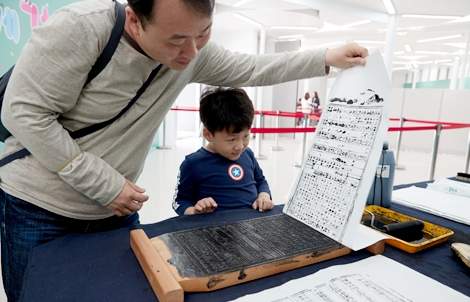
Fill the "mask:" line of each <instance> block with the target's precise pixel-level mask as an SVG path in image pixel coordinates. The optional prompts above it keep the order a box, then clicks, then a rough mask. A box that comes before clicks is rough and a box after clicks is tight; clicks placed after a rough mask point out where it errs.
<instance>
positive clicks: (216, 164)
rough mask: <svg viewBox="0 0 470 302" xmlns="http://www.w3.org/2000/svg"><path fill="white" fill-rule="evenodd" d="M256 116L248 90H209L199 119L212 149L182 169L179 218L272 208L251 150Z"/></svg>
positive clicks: (176, 204) (190, 159) (196, 155)
mask: <svg viewBox="0 0 470 302" xmlns="http://www.w3.org/2000/svg"><path fill="white" fill-rule="evenodd" d="M254 113H255V111H254V109H253V104H252V102H251V100H250V99H249V98H248V95H247V94H246V93H245V91H244V90H243V89H236V88H228V89H227V88H221V87H219V88H212V89H209V90H206V91H204V93H203V95H202V96H201V105H200V109H199V116H200V118H201V121H202V123H203V124H204V130H203V135H204V137H205V139H206V140H207V141H208V144H207V146H206V147H205V148H201V149H199V150H198V151H196V152H194V153H192V154H190V155H188V156H186V159H185V160H184V161H183V163H182V164H181V167H180V173H179V175H178V184H177V187H176V192H175V195H174V199H173V209H174V210H175V211H176V213H178V215H191V214H203V213H211V212H213V211H216V210H217V211H219V210H229V209H240V208H253V209H255V210H259V211H260V212H263V211H268V210H271V209H272V208H273V206H274V203H273V202H272V201H271V193H270V191H269V186H268V183H267V181H266V179H265V178H264V176H263V171H262V170H261V168H260V167H259V165H258V162H257V161H256V159H255V156H254V154H253V151H251V149H250V148H248V147H247V146H248V143H249V142H250V130H251V124H252V122H253V117H254Z"/></svg>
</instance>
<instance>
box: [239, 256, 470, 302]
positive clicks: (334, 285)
mask: <svg viewBox="0 0 470 302" xmlns="http://www.w3.org/2000/svg"><path fill="white" fill-rule="evenodd" d="M325 296H326V297H328V298H330V300H328V299H326V298H325ZM321 297H323V298H324V299H321ZM348 298H349V299H348ZM233 301H237V302H248V301H263V302H300V301H302V302H314V301H331V302H344V301H356V302H390V301H394V302H421V301H429V302H434V301H435V302H441V301H452V302H469V301H470V298H469V297H467V296H465V295H463V294H462V293H460V292H458V291H456V290H454V289H452V288H450V287H448V286H446V285H444V284H442V283H439V282H437V281H436V280H433V279H431V278H429V277H427V276H425V275H423V274H421V273H418V272H417V271H414V270H412V269H410V268H408V267H407V266H405V265H403V264H401V263H399V262H396V261H394V260H392V259H389V258H387V257H385V256H381V255H377V256H372V257H369V258H366V259H364V260H361V261H357V262H354V263H350V264H344V265H335V266H330V267H328V268H326V269H322V270H320V271H318V272H316V273H315V274H312V275H309V276H306V277H303V278H299V279H296V280H292V281H289V282H286V283H284V284H283V285H281V286H278V287H274V288H271V289H267V290H264V291H261V292H259V293H256V294H251V295H246V296H244V297H241V298H238V299H236V300H233Z"/></svg>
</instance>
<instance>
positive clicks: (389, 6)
mask: <svg viewBox="0 0 470 302" xmlns="http://www.w3.org/2000/svg"><path fill="white" fill-rule="evenodd" d="M382 1H383V3H384V5H385V8H386V9H387V12H388V13H389V14H390V15H395V14H396V11H395V7H394V6H393V3H392V0H382Z"/></svg>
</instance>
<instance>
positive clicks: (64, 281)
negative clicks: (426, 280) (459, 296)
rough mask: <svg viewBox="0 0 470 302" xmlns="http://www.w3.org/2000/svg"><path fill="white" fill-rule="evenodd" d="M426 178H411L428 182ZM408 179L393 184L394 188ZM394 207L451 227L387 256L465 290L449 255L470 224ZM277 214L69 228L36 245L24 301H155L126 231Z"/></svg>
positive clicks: (241, 289)
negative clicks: (425, 243) (441, 238)
mask: <svg viewBox="0 0 470 302" xmlns="http://www.w3.org/2000/svg"><path fill="white" fill-rule="evenodd" d="M425 184H426V182H421V183H415V184H410V185H415V186H418V187H425ZM410 185H401V186H396V187H394V189H399V188H404V187H407V186H410ZM390 209H391V210H393V211H396V212H399V213H402V214H405V215H409V216H412V217H416V218H419V219H422V220H425V221H428V222H431V223H434V224H437V225H440V226H443V227H446V228H449V229H451V230H453V231H454V235H452V236H450V238H449V239H448V240H447V241H446V242H444V243H441V244H438V245H436V246H433V247H430V248H428V249H425V250H422V251H420V252H418V253H416V254H408V253H406V252H404V251H402V250H399V249H397V248H395V247H392V246H390V245H386V246H385V251H384V253H383V255H384V256H386V257H389V258H391V259H393V260H396V261H398V262H400V263H402V264H404V265H406V266H408V267H410V268H412V269H414V270H416V271H418V272H420V273H422V274H424V275H427V276H429V277H431V278H433V279H435V280H437V281H439V282H441V283H443V284H445V285H447V286H449V287H451V288H453V289H455V290H457V291H459V292H461V293H463V294H465V295H467V296H469V297H470V272H469V271H467V270H466V269H465V268H464V267H463V266H462V265H460V264H459V263H458V262H457V261H455V260H454V259H453V257H452V255H453V253H452V250H451V248H450V245H451V244H452V243H454V242H463V243H467V244H470V226H468V225H464V224H460V223H457V222H454V221H451V220H448V219H445V218H441V217H438V216H435V215H432V214H428V213H424V212H421V211H418V210H414V209H411V208H407V207H404V206H401V205H397V204H394V203H392V206H391V207H390ZM279 213H282V205H278V206H275V207H274V209H273V210H271V211H269V212H265V213H259V212H257V211H254V210H233V211H223V212H217V213H212V214H206V215H192V216H185V217H175V218H171V219H168V220H165V221H162V222H158V223H155V224H149V225H140V224H136V225H132V226H130V227H128V228H123V229H119V230H114V231H109V232H103V233H95V234H71V235H68V236H65V237H62V238H59V239H56V240H54V241H51V242H49V243H46V244H43V245H41V246H38V247H36V248H34V249H33V253H32V255H31V258H30V262H29V266H28V269H27V271H26V276H25V280H24V285H23V291H22V294H21V301H28V302H34V301H38V302H43V301H49V302H52V301H61V302H62V301H80V302H85V301H93V302H96V301H112V302H119V301H139V302H145V301H157V298H156V296H155V294H154V292H153V290H152V288H151V287H150V284H149V283H148V281H147V279H146V277H145V275H144V273H143V271H142V269H141V267H140V265H139V263H138V261H137V259H136V257H135V255H134V253H133V251H132V249H131V247H130V230H132V229H136V228H142V229H143V230H144V231H145V232H146V233H147V235H148V236H149V238H153V237H155V236H158V235H161V234H164V233H168V232H174V231H180V230H186V229H192V228H200V227H205V226H211V225H217V224H224V223H231V222H235V221H239V220H244V219H251V218H257V217H263V216H267V215H274V214H279ZM371 256H372V254H370V253H369V252H367V251H365V250H362V251H358V252H353V253H351V254H349V255H346V256H343V257H340V258H336V259H331V260H328V261H325V262H320V263H317V264H314V265H311V266H307V267H302V268H299V269H295V270H292V271H288V272H284V273H280V274H277V275H274V276H269V277H266V278H262V279H258V280H254V281H251V282H248V283H244V284H239V285H236V286H232V287H228V288H224V289H221V290H218V291H214V292H208V293H186V294H185V301H204V302H209V301H227V300H232V299H235V298H238V297H241V296H243V295H245V294H251V293H256V292H259V291H261V290H264V289H268V288H271V287H274V286H278V285H281V284H283V283H285V282H287V281H289V280H292V279H296V278H300V277H304V276H306V275H309V274H313V273H315V272H317V271H318V270H320V269H323V268H327V267H329V266H332V265H339V264H348V263H351V262H355V261H359V260H362V259H365V258H367V257H371Z"/></svg>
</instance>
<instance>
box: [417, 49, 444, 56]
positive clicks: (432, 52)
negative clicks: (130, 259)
mask: <svg viewBox="0 0 470 302" xmlns="http://www.w3.org/2000/svg"><path fill="white" fill-rule="evenodd" d="M415 53H421V54H426V55H448V54H449V52H445V51H425V50H417V51H415Z"/></svg>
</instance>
